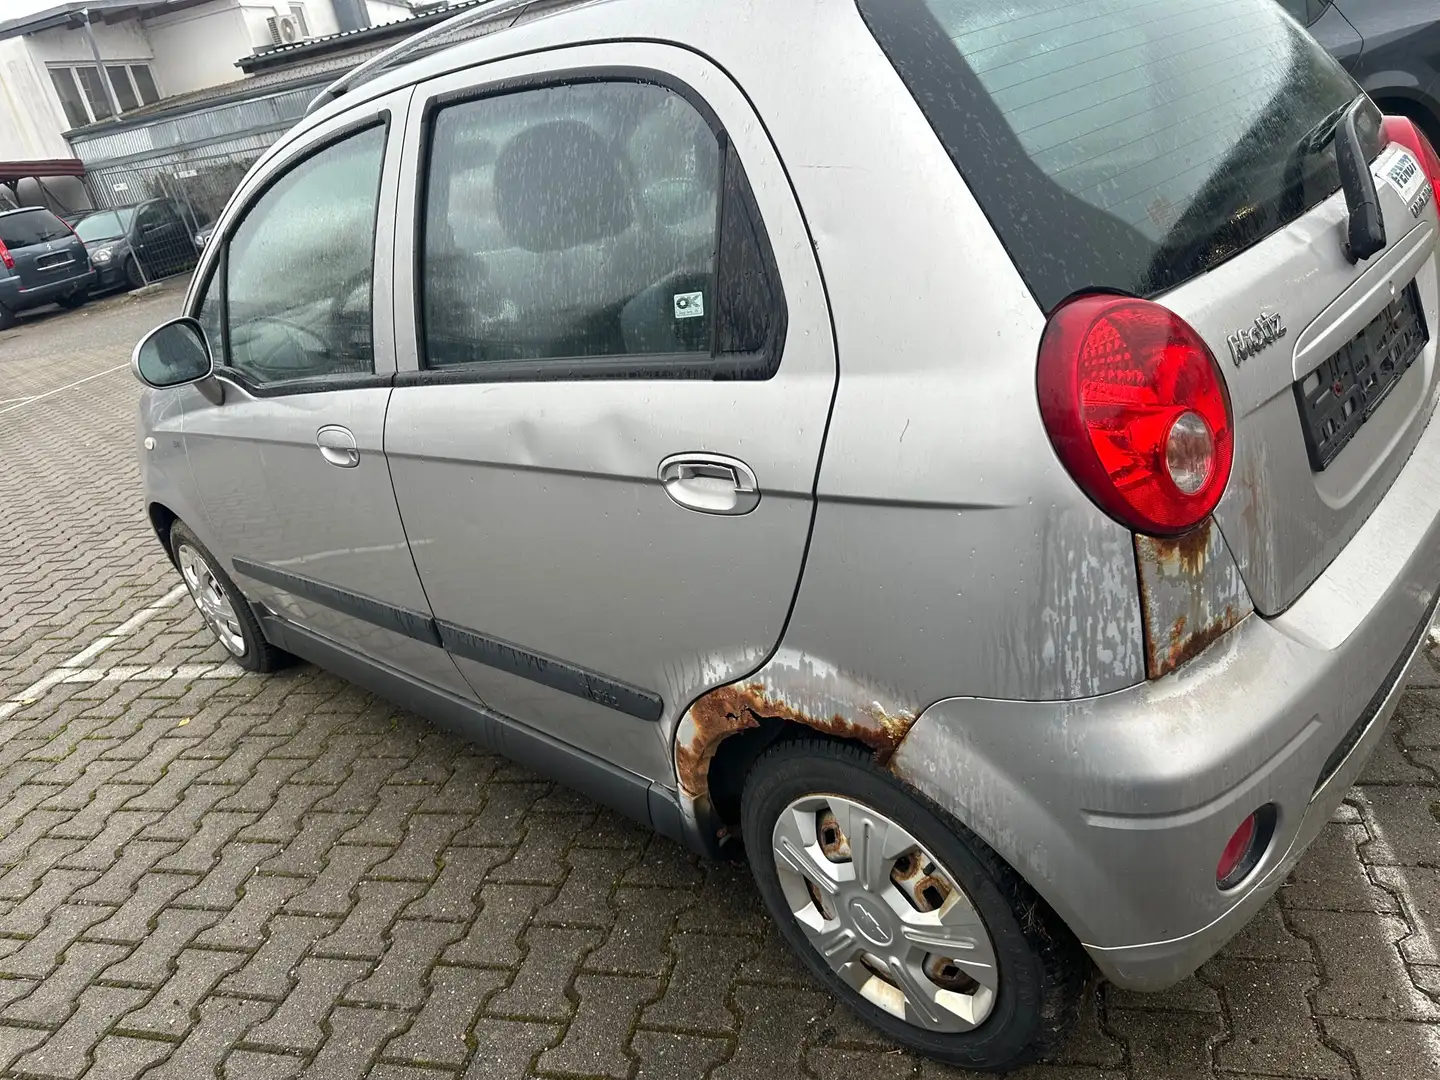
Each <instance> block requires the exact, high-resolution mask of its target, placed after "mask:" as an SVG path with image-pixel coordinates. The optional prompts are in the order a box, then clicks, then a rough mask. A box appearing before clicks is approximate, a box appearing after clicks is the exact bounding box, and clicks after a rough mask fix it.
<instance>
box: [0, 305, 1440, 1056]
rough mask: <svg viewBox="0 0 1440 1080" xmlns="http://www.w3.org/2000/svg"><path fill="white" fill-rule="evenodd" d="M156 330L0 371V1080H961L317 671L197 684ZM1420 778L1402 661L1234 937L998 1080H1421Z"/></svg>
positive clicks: (646, 855) (1434, 722) (693, 884)
mask: <svg viewBox="0 0 1440 1080" xmlns="http://www.w3.org/2000/svg"><path fill="white" fill-rule="evenodd" d="M178 298H179V289H178V287H177V286H171V287H169V288H167V289H165V290H162V291H161V292H160V293H159V294H158V295H154V296H150V297H146V298H144V299H143V300H127V299H124V298H120V299H116V300H111V301H106V302H104V303H97V304H94V305H92V306H90V307H88V308H86V309H84V310H83V311H81V312H77V313H72V314H66V315H45V316H40V317H37V318H32V319H28V320H27V321H26V322H25V324H24V325H23V326H22V327H21V328H20V329H18V330H16V331H14V332H12V333H9V334H4V335H0V702H6V701H7V700H9V702H10V704H9V705H8V706H7V705H4V704H0V716H3V718H0V1077H17V1078H18V1077H31V1078H40V1077H55V1078H76V1077H81V1076H84V1077H89V1078H94V1080H111V1078H116V1080H118V1078H135V1077H140V1076H146V1077H152V1078H170V1077H176V1078H181V1080H195V1078H196V1077H200V1076H204V1077H219V1078H243V1080H285V1078H290V1077H302V1076H303V1077H309V1078H314V1080H322V1078H323V1080H343V1078H347V1077H362V1076H365V1077H370V1078H373V1080H448V1078H455V1080H506V1078H510V1077H515V1078H519V1077H541V1076H549V1077H639V1078H651V1077H654V1078H662V1077H663V1078H666V1080H685V1078H689V1077H695V1078H700V1077H712V1078H714V1080H785V1078H789V1077H800V1076H805V1077H814V1078H817V1080H826V1078H830V1077H836V1078H839V1077H850V1078H856V1077H885V1078H888V1077H924V1078H933V1080H939V1078H942V1077H949V1076H958V1075H960V1074H958V1073H956V1072H954V1071H953V1070H947V1069H944V1068H941V1067H937V1066H935V1065H933V1064H930V1063H922V1062H920V1061H918V1060H916V1059H915V1058H913V1057H911V1056H909V1055H908V1054H905V1053H902V1052H900V1051H898V1050H897V1049H895V1048H894V1047H892V1046H890V1045H887V1044H886V1043H885V1041H884V1040H883V1039H881V1038H879V1037H878V1036H877V1035H876V1034H875V1033H874V1032H873V1031H871V1030H870V1029H868V1028H866V1027H865V1026H864V1025H863V1024H861V1023H859V1022H858V1021H857V1020H856V1019H854V1018H853V1017H852V1016H850V1015H849V1014H848V1013H847V1012H846V1011H845V1010H844V1009H843V1008H841V1007H838V1006H837V1005H836V1003H835V1002H834V1001H833V1000H832V999H831V998H829V997H828V996H827V995H826V994H825V993H823V992H822V991H820V990H819V989H818V988H817V986H816V985H815V984H814V983H813V982H812V981H811V980H810V979H809V978H808V977H807V976H806V975H805V973H804V972H803V970H802V969H801V968H800V967H799V965H798V964H797V963H796V962H795V961H794V960H792V959H791V958H790V957H789V956H788V955H787V954H786V953H785V952H784V950H783V947H782V946H781V945H780V943H779V941H778V939H777V937H776V935H775V934H774V932H773V931H772V930H771V929H770V928H769V927H768V925H767V923H766V920H765V918H764V915H763V912H762V911H761V908H760V904H759V901H758V898H757V896H756V894H755V891H754V889H753V887H752V886H751V884H750V883H749V880H748V878H747V875H746V873H745V871H744V869H743V867H740V866H734V865H718V864H717V865H710V864H702V863H700V862H698V861H697V860H695V859H693V858H691V857H690V856H688V855H687V854H685V853H684V852H683V851H681V850H680V849H679V848H677V847H676V846H675V845H673V844H670V843H668V842H666V841H664V840H661V839H658V838H656V837H654V836H651V835H649V834H647V833H646V832H645V831H644V830H643V829H641V828H639V827H637V826H633V825H631V824H629V823H628V822H625V821H623V820H621V819H619V818H617V817H616V816H614V815H613V814H611V813H609V812H607V811H604V810H601V809H599V808H597V807H596V806H594V805H592V804H590V803H589V802H587V801H586V800H585V799H583V798H581V797H579V796H577V795H576V794H574V793H573V792H570V791H568V790H566V789H564V788H563V787H560V786H558V785H555V784H552V783H550V782H548V781H547V780H545V779H544V778H543V777H540V776H536V775H534V774H532V773H529V772H527V771H526V770H524V769H522V768H519V767H517V766H515V765H513V764H510V763H508V762H506V761H505V760H503V759H501V758H499V757H496V756H493V755H490V754H487V753H484V752H482V751H480V750H478V749H476V748H474V747H470V746H467V745H465V744H463V743H462V742H460V741H459V740H457V739H455V738H453V737H451V736H449V735H447V734H444V733H442V732H439V731H437V730H435V729H433V728H431V727H430V726H429V725H428V724H426V723H425V722H424V721H422V720H420V719H418V718H416V717H413V716H410V715H407V714H405V713H404V712H402V711H401V710H398V709H396V708H395V707H393V706H391V705H390V704H388V703H386V702H384V701H382V700H378V699H376V698H373V697H372V696H370V695H369V694H366V693H364V692H362V691H360V690H358V689H356V688H355V687H353V686H349V685H347V684H345V683H344V682H342V681H341V680H339V679H336V678H334V677H332V676H330V675H327V674H324V673H322V672H319V671H317V670H315V669H313V668H308V667H300V668H296V669H294V670H291V671H288V672H286V673H284V674H282V675H279V676H272V677H255V676H249V675H242V674H240V673H239V672H238V671H237V670H236V669H234V668H233V667H231V666H229V665H227V664H226V663H225V656H224V654H223V652H222V651H221V650H220V649H219V648H218V646H216V645H214V644H213V643H212V641H211V640H210V638H209V636H208V634H207V633H205V632H204V630H203V628H202V626H201V623H200V621H199V619H198V618H197V617H196V616H195V615H193V614H192V613H191V611H190V610H189V606H188V604H187V603H184V602H182V601H181V599H180V597H179V596H177V595H176V594H175V593H174V589H173V587H174V585H175V583H176V577H175V575H174V572H173V571H172V570H171V568H170V567H169V565H168V563H167V562H166V561H165V560H164V558H163V557H162V555H161V553H160V552H159V550H158V548H157V547H156V545H155V543H154V541H153V538H152V536H151V535H150V532H149V529H148V526H147V524H146V522H145V521H144V520H143V515H142V513H141V510H140V504H139V501H138V500H139V496H138V487H137V485H138V478H137V473H136V470H135V466H134V462H133V458H134V448H133V442H134V433H133V412H134V404H135V399H136V396H137V393H138V390H137V388H136V387H135V386H134V385H133V384H132V383H131V381H130V378H129V375H128V373H127V372H126V371H125V370H123V365H124V364H125V361H126V359H127V357H128V350H129V348H130V345H131V343H132V342H133V341H134V339H135V338H136V336H137V335H138V334H139V333H140V332H141V331H143V330H144V329H145V328H147V327H148V326H150V325H152V324H154V323H156V322H158V321H160V320H161V319H162V318H164V317H166V316H168V315H169V314H170V313H172V312H174V311H175V310H176V308H177V306H178ZM112 369H115V370H112ZM79 380H88V381H84V382H78V381H79ZM77 382H78V385H70V384H74V383H77ZM64 387H68V388H65V389H61V388H64ZM52 391H57V392H52ZM167 598H168V603H166V602H165V601H166V600H167ZM127 623H128V624H129V627H128V629H127V632H126V633H125V634H123V635H119V636H118V637H119V639H118V640H115V641H114V642H113V643H112V644H110V645H109V647H108V648H102V647H101V646H100V645H97V644H96V643H97V642H103V639H105V638H106V637H107V636H108V637H116V636H117V635H113V634H111V633H110V632H111V631H112V630H114V629H115V628H116V627H118V626H122V625H124V624H127ZM77 654H79V659H72V658H76V657H77ZM67 662H68V663H67ZM62 665H63V666H62ZM57 672H58V674H55V673H57ZM46 680H49V681H48V683H47V682H46ZM37 682H38V683H40V684H41V686H40V689H38V690H35V691H32V692H31V693H29V694H28V695H26V694H24V693H23V692H24V691H25V690H26V688H27V687H32V686H34V685H35V684H36V683H37ZM17 695H21V696H22V697H23V698H24V700H12V699H14V698H16V696H17ZM7 713H8V715H5V714H7ZM1437 770H1440V668H1437V667H1436V666H1435V664H1434V663H1433V661H1432V663H1431V664H1429V665H1428V666H1425V667H1424V669H1423V670H1422V671H1421V673H1420V675H1419V677H1418V678H1417V680H1416V682H1415V683H1414V685H1413V686H1412V688H1411V690H1410V692H1409V693H1408V695H1407V696H1406V698H1405V700H1404V702H1403V704H1402V706H1401V709H1400V713H1399V715H1398V717H1397V719H1396V722H1395V724H1394V726H1393V728H1392V731H1391V734H1390V735H1389V736H1388V737H1387V740H1386V741H1385V743H1384V745H1383V747H1382V749H1381V751H1380V753H1379V754H1378V755H1377V756H1376V758H1375V761H1374V763H1373V764H1372V765H1371V767H1370V768H1369V770H1368V771H1367V773H1366V774H1365V776H1364V777H1363V779H1362V783H1361V785H1360V786H1358V787H1357V788H1356V789H1354V791H1353V792H1352V793H1351V796H1350V798H1349V799H1348V801H1347V803H1346V804H1345V806H1344V807H1342V808H1341V810H1340V812H1339V813H1337V815H1336V818H1335V820H1334V821H1333V822H1332V823H1331V824H1330V825H1329V826H1328V827H1327V829H1326V831H1325V834H1324V835H1323V836H1322V837H1321V839H1320V841H1319V842H1318V843H1317V844H1316V846H1315V848H1314V849H1313V851H1312V852H1311V853H1310V854H1309V856H1308V857H1307V858H1306V859H1305V861H1304V862H1303V863H1302V864H1301V865H1300V866H1299V867H1298V868H1297V869H1296V871H1295V873H1294V875H1293V877H1292V878H1291V880H1290V881H1289V883H1288V884H1287V885H1286V886H1285V887H1284V888H1283V889H1282V890H1281V891H1280V893H1279V895H1278V897H1277V899H1276V900H1275V901H1274V902H1272V903H1271V904H1269V905H1268V906H1267V907H1266V908H1264V909H1263V910H1262V912H1261V913H1260V914H1259V916H1258V917H1257V918H1256V920H1255V921H1254V923H1252V925H1251V926H1250V927H1249V928H1247V929H1246V931H1245V932H1244V933H1243V934H1241V935H1240V936H1239V937H1238V938H1237V939H1236V940H1235V941H1234V942H1233V943H1232V944H1231V945H1230V946H1229V947H1228V948H1227V949H1225V950H1224V952H1222V953H1221V954H1220V956H1218V957H1217V958H1216V959H1215V960H1213V961H1212V962H1211V963H1209V964H1207V965H1206V966H1205V967H1204V968H1203V969H1202V970H1201V971H1200V972H1199V974H1198V975H1197V976H1196V977H1194V978H1192V979H1190V980H1187V981H1186V982H1185V983H1184V984H1183V985H1181V986H1179V987H1177V988H1175V989H1174V990H1172V991H1170V992H1167V993H1164V994H1160V995H1156V996H1142V995H1136V994H1130V993H1124V992H1121V991H1118V990H1116V989H1114V988H1100V989H1098V990H1096V991H1094V992H1093V993H1092V994H1091V995H1089V996H1088V997H1087V999H1086V1002H1085V1011H1084V1019H1083V1023H1082V1024H1081V1027H1080V1029H1079V1031H1078V1032H1077V1034H1076V1036H1075V1037H1074V1039H1073V1040H1072V1041H1071V1042H1070V1044H1069V1045H1068V1046H1067V1047H1066V1048H1065V1049H1064V1051H1063V1053H1062V1054H1061V1056H1060V1057H1059V1059H1058V1060H1057V1061H1056V1062H1054V1063H1051V1064H1047V1065H1041V1066H1034V1067H1032V1068H1029V1069H1026V1070H1023V1071H1022V1073H1020V1074H1017V1075H1021V1076H1024V1077H1026V1078H1028V1080H1119V1078H1121V1077H1129V1078H1134V1080H1159V1078H1168V1077H1174V1078H1182V1080H1188V1078H1193V1077H1210V1076H1218V1075H1237V1074H1238V1075H1256V1076H1288V1077H1314V1078H1319V1080H1332V1078H1333V1080H1345V1078H1355V1080H1391V1078H1394V1080H1421V1078H1429V1080H1434V1078H1435V1077H1440V773H1437Z"/></svg>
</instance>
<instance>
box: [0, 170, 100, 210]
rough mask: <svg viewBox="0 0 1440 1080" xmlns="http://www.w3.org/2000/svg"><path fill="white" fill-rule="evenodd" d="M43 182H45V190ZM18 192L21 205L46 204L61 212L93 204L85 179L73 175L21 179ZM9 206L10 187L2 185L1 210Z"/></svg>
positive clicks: (0, 192) (0, 195)
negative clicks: (39, 179) (38, 179)
mask: <svg viewBox="0 0 1440 1080" xmlns="http://www.w3.org/2000/svg"><path fill="white" fill-rule="evenodd" d="M41 184H44V189H43V190H42V189H41V187H40V185H41ZM18 194H19V197H20V205H21V206H46V207H49V208H50V209H51V210H56V211H59V212H61V213H64V212H65V211H66V210H85V209H87V208H89V207H90V206H91V205H93V203H92V202H91V199H90V192H89V191H87V190H86V188H85V181H83V180H79V179H76V178H75V177H73V176H47V177H46V178H45V179H44V180H42V181H35V180H21V181H20V184H19V192H18ZM9 206H10V189H9V188H8V187H0V210H3V209H5V208H7V207H9Z"/></svg>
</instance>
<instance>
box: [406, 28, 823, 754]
mask: <svg viewBox="0 0 1440 1080" xmlns="http://www.w3.org/2000/svg"><path fill="white" fill-rule="evenodd" d="M698 88H703V93H702V92H700V90H699V89H698ZM411 116H412V119H413V120H414V121H415V122H414V123H413V124H412V128H411V131H410V133H409V138H408V139H407V147H406V162H405V177H404V181H403V183H404V188H405V190H408V191H416V192H420V193H422V194H421V196H420V200H421V205H420V209H419V212H418V215H417V218H418V226H419V227H418V229H417V231H416V232H415V233H414V235H413V236H411V237H410V238H409V241H408V245H409V246H412V248H413V249H412V250H407V242H406V241H405V240H403V239H402V240H401V241H400V243H399V245H398V250H397V258H396V266H397V288H396V290H395V295H396V304H397V308H396V326H397V334H396V336H397V340H398V341H400V342H401V343H403V344H402V348H401V351H400V354H399V372H398V374H397V376H396V389H395V391H394V394H393V396H392V398H391V402H390V412H389V416H388V418H387V421H386V433H385V449H386V454H387V456H388V458H389V460H390V466H391V471H392V473H393V475H394V478H395V492H396V498H397V500H398V502H399V505H400V512H401V516H402V517H403V519H404V522H405V529H406V533H407V535H408V536H409V538H410V543H411V550H412V551H413V552H414V555H415V562H416V565H417V566H418V567H419V570H420V575H421V578H422V579H423V581H424V583H425V588H426V591H427V593H428V595H429V596H430V599H431V603H432V605H433V607H434V611H435V616H436V619H437V620H438V621H439V623H440V627H441V636H442V639H443V640H444V641H445V644H446V646H447V647H448V648H449V649H450V651H451V652H452V654H453V655H455V656H456V658H457V662H458V663H459V665H460V668H461V670H462V671H463V673H464V674H465V677H466V678H467V679H468V680H469V681H470V683H471V685H472V686H474V688H475V690H476V692H477V693H478V694H479V696H480V697H481V698H482V699H483V700H484V701H485V702H486V703H487V704H489V705H490V706H491V707H492V708H494V709H496V710H498V711H499V712H501V713H503V714H506V715H508V716H510V717H512V718H514V719H516V720H518V721H520V722H523V723H525V724H528V725H532V726H534V727H537V728H540V729H542V730H544V731H545V732H548V733H551V734H553V735H555V736H557V737H559V738H561V739H563V740H565V741H567V742H569V743H573V744H577V745H579V746H580V747H582V748H584V749H586V750H588V751H590V752H591V753H593V754H596V755H598V756H600V757H602V758H606V759H609V760H610V761H613V762H617V763H619V764H621V765H622V766H624V767H625V768H627V769H628V770H630V771H631V772H633V773H637V774H639V775H642V776H644V777H646V778H649V779H656V778H666V777H671V776H673V764H672V762H671V755H670V749H669V737H670V731H671V726H672V725H673V723H674V721H675V720H676V718H677V717H678V715H679V713H680V712H681V711H683V710H684V708H685V707H686V706H687V704H688V703H689V702H690V701H691V700H692V699H693V698H694V697H695V696H696V695H697V694H699V693H701V692H702V691H704V690H705V689H708V688H709V687H712V686H715V685H718V684H720V683H723V682H727V681H730V680H733V679H736V678H739V677H741V676H743V675H745V674H746V673H748V672H750V671H752V670H754V669H755V668H756V667H757V666H759V665H760V664H761V663H762V662H763V660H764V659H765V657H766V656H767V654H768V653H769V652H770V651H771V649H772V648H773V647H774V645H775V643H776V642H777V641H778V639H779V637H780V633H781V629H782V627H783V625H784V622H785V618H786V614H787V612H788V610H789V606H790V603H791V600H792V597H793V595H794V593H795V589H796V586H797V583H798V581H799V576H800V571H801V567H802V565H803V561H804V553H805V545H806V540H807V536H808V533H809V528H810V522H811V510H812V493H813V490H814V485H815V475H816V470H817V467H818V464H819V459H820V450H821V443H822V439H823V435H824V430H825V420H826V416H827V411H828V408H829V403H830V400H831V395H832V391H833V389H834V386H835V379H836V357H835V352H834V345H833V337H832V334H831V330H830V323H829V317H828V311H827V308H826V305H825V303H824V300H823V296H824V290H823V286H822V284H821V281H820V276H819V271H818V268H817V266H816V263H815V259H814V255H813V247H812V244H811V242H810V240H809V238H808V237H807V235H806V232H805V228H804V225H803V222H802V219H801V216H800V212H799V209H798V207H797V205H796V204H795V201H794V198H793V196H792V193H791V191H790V187H789V185H788V183H787V181H786V179H785V176H784V172H783V170H782V168H781V166H780V162H779V160H778V158H777V156H776V154H775V150H774V148H773V147H772V146H771V145H770V143H769V141H768V139H767V137H766V135H765V131H764V127H763V126H762V124H761V123H760V122H759V120H758V118H757V117H756V116H755V115H754V114H753V112H752V111H751V110H750V107H749V105H748V104H747V102H746V100H745V98H744V96H743V95H742V94H741V92H740V91H739V89H738V88H737V87H736V86H735V85H734V84H733V83H732V82H730V80H729V79H728V78H727V76H726V75H725V74H724V72H722V71H720V70H718V69H717V68H715V67H714V66H713V65H711V64H709V63H707V62H706V61H705V60H703V59H702V58H700V57H698V56H696V55H695V54H693V53H690V52H687V51H683V50H680V49H676V48H668V47H665V46H661V45H652V44H643V45H642V44H626V45H619V44H616V45H595V46H586V47H578V48H571V49H564V50H557V51H553V52H547V53H545V54H544V55H543V56H540V57H532V58H527V59H523V60H516V61H504V62H499V63H494V64H490V65H486V66H485V67H484V68H481V69H477V70H472V71H467V72H462V73H459V74H454V75H449V76H446V77H444V78H441V79H437V80H435V81H434V82H432V83H429V84H426V85H423V86H422V87H420V88H419V90H418V91H417V98H416V105H415V108H413V109H412V112H411ZM411 268H415V270H417V271H418V273H417V274H416V276H415V278H414V280H413V281H411V280H408V279H407V272H408V271H410V270H411Z"/></svg>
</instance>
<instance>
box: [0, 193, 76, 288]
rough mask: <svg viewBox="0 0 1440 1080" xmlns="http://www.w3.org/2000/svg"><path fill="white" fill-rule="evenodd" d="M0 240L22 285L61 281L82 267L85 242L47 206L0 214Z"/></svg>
mask: <svg viewBox="0 0 1440 1080" xmlns="http://www.w3.org/2000/svg"><path fill="white" fill-rule="evenodd" d="M0 241H3V242H4V244H5V246H6V248H8V249H9V251H10V257H11V258H12V259H14V260H15V269H14V272H15V274H16V276H18V277H19V278H20V288H22V289H35V288H40V287H43V286H45V285H50V284H53V283H55V282H57V281H64V280H66V279H68V278H72V277H75V276H76V275H77V274H82V273H84V272H85V270H86V262H85V260H86V255H85V245H83V244H82V243H80V241H79V240H77V239H76V238H75V234H74V233H72V232H71V231H70V230H69V229H68V228H66V226H65V223H64V222H63V221H61V220H60V219H59V218H57V217H56V216H55V215H54V214H52V213H51V212H50V211H49V210H39V209H36V210H26V211H23V212H21V213H18V214H6V215H5V216H3V217H0Z"/></svg>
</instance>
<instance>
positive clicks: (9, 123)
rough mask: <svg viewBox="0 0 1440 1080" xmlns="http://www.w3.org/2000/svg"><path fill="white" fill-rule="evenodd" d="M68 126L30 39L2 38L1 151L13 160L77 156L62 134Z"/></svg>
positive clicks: (0, 85)
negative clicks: (34, 54)
mask: <svg viewBox="0 0 1440 1080" xmlns="http://www.w3.org/2000/svg"><path fill="white" fill-rule="evenodd" d="M69 127H70V125H69V124H68V123H66V121H65V113H64V110H62V109H61V108H60V99H59V98H58V97H56V96H55V87H54V86H53V85H52V84H51V82H50V75H49V73H48V72H46V70H45V68H44V67H43V66H41V65H40V64H39V63H37V62H36V61H35V59H34V57H33V56H32V55H31V53H30V49H29V47H28V39H27V38H10V39H9V40H7V41H0V148H3V151H0V153H3V155H4V157H5V158H6V159H7V160H13V161H33V160H35V159H43V158H60V157H74V156H75V155H74V154H73V153H72V152H71V150H70V147H69V145H68V144H67V143H66V142H65V139H64V137H63V136H62V134H61V133H62V132H64V131H66V130H67V129H68V128H69Z"/></svg>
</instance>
